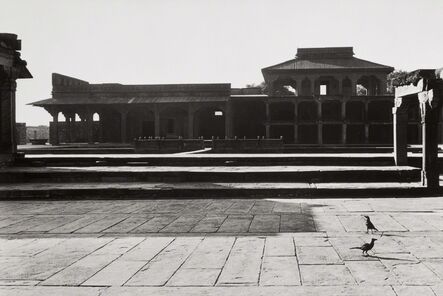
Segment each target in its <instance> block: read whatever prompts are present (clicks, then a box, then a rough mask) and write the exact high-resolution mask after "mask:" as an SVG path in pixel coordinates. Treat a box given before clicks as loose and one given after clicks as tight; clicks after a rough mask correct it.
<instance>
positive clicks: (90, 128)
mask: <svg viewBox="0 0 443 296" xmlns="http://www.w3.org/2000/svg"><path fill="white" fill-rule="evenodd" d="M93 116H94V113H93V112H90V111H88V112H87V113H86V114H85V126H86V138H87V140H88V143H89V144H93V143H94V117H93Z"/></svg>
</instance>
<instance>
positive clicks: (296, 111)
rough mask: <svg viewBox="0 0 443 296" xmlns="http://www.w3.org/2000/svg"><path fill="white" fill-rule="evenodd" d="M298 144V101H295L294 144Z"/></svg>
mask: <svg viewBox="0 0 443 296" xmlns="http://www.w3.org/2000/svg"><path fill="white" fill-rule="evenodd" d="M297 143H298V101H297V100H295V101H294V144H297Z"/></svg>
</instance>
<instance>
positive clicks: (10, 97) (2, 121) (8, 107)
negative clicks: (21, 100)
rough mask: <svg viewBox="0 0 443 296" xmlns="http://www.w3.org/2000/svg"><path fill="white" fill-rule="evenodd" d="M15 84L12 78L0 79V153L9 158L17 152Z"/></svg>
mask: <svg viewBox="0 0 443 296" xmlns="http://www.w3.org/2000/svg"><path fill="white" fill-rule="evenodd" d="M0 74H1V73H0ZM16 86H17V83H16V82H15V80H14V79H4V80H2V81H0V112H1V114H0V154H4V155H8V157H11V159H12V158H13V155H14V154H15V153H16V152H17V145H16V139H15V89H16ZM0 162H1V159H0Z"/></svg>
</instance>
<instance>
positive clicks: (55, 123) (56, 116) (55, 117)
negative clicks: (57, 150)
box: [50, 111, 60, 145]
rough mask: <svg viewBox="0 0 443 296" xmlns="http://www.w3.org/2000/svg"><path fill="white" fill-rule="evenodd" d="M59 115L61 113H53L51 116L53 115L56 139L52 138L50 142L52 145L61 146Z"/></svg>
mask: <svg viewBox="0 0 443 296" xmlns="http://www.w3.org/2000/svg"><path fill="white" fill-rule="evenodd" d="M58 114H59V111H52V112H51V115H52V124H53V130H54V131H53V135H54V138H53V139H51V138H50V142H51V144H52V145H58V144H60V139H59V135H58Z"/></svg>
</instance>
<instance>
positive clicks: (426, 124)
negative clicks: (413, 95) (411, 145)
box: [418, 89, 441, 188]
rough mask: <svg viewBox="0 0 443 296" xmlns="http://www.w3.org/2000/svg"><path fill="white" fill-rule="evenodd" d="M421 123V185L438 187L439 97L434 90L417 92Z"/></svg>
mask: <svg viewBox="0 0 443 296" xmlns="http://www.w3.org/2000/svg"><path fill="white" fill-rule="evenodd" d="M418 99H419V101H420V113H421V123H422V145H423V148H422V149H423V156H422V171H421V182H422V185H423V186H425V187H428V188H438V187H439V164H438V121H439V117H440V116H439V115H440V114H439V113H440V108H441V107H440V106H441V104H440V102H439V101H440V97H439V94H438V93H436V92H434V90H432V89H431V90H429V91H423V92H420V93H418Z"/></svg>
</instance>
